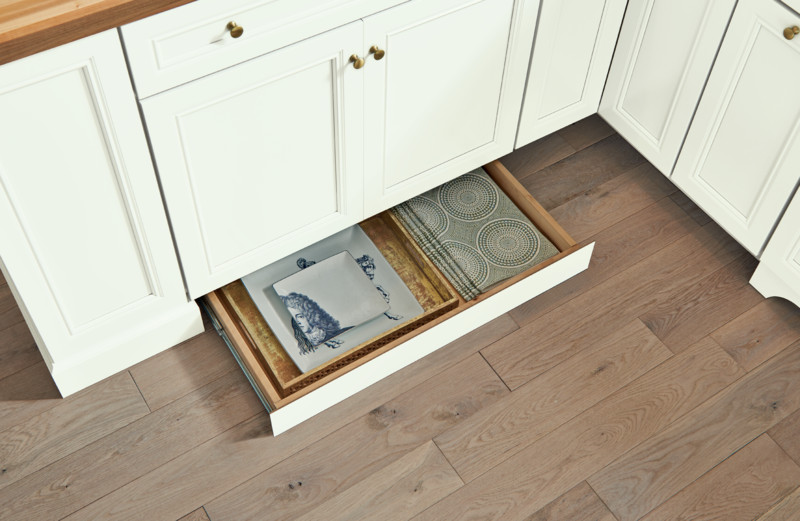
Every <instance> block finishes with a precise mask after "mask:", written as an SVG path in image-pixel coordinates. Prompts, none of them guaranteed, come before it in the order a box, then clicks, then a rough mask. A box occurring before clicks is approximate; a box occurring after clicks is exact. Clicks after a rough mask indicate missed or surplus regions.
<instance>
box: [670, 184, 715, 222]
mask: <svg viewBox="0 0 800 521" xmlns="http://www.w3.org/2000/svg"><path fill="white" fill-rule="evenodd" d="M669 197H670V199H672V200H673V201H674V202H675V204H677V205H678V206H680V207H681V209H682V210H683V211H684V212H686V214H687V215H688V216H689V217H691V218H692V219H694V220H695V222H697V224H699V225H700V226H705V225H706V224H708V223H710V222H711V221H712V219H711V217H709V216H708V215H707V214H706V213H705V212H704V211H703V210H701V209H700V207H699V206H697V205H696V204H694V201H692V200H691V199H689V196H688V195H686V194H684V193H683V192H681V191H680V190H678V191H676V192H674V193H673V194H672V195H670V196H669Z"/></svg>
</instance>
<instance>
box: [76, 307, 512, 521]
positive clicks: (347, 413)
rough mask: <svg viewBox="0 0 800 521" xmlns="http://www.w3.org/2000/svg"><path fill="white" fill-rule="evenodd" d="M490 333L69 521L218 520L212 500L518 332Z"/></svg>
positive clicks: (245, 433)
mask: <svg viewBox="0 0 800 521" xmlns="http://www.w3.org/2000/svg"><path fill="white" fill-rule="evenodd" d="M487 326H489V327H488V328H487V327H486V326H484V327H482V328H480V329H479V330H477V331H476V332H475V333H474V334H470V335H466V336H465V337H463V338H462V339H460V340H458V341H456V342H454V343H452V344H450V345H449V346H446V347H444V348H442V349H440V350H438V351H436V352H435V353H433V354H431V355H430V356H428V357H426V358H424V359H423V360H420V361H418V362H415V363H414V364H411V365H410V366H408V367H406V368H404V369H402V370H400V371H398V372H396V373H394V374H392V375H391V376H389V377H387V378H385V379H383V380H381V381H380V382H378V383H376V384H374V385H373V386H371V387H370V388H368V389H366V390H364V391H362V392H360V393H357V394H356V395H354V396H352V397H350V398H348V399H347V400H346V401H344V402H340V403H339V404H337V405H335V406H333V407H331V408H330V409H327V410H325V411H324V412H322V413H320V414H318V415H317V416H315V417H314V418H312V419H310V420H308V421H306V422H304V423H302V424H301V425H299V426H297V427H295V428H293V429H291V430H290V431H289V432H287V433H285V434H284V435H281V436H278V437H273V436H272V434H271V433H270V428H269V417H268V416H267V414H266V413H262V414H258V415H256V416H254V417H253V418H251V419H250V420H248V421H245V422H242V423H240V424H238V425H236V426H235V427H233V428H231V429H229V430H227V431H225V432H224V433H222V434H220V435H219V436H217V437H215V438H213V439H212V440H209V441H208V442H206V443H204V444H202V445H199V446H198V447H195V448H193V449H192V450H190V451H188V452H187V453H185V454H182V455H181V456H178V457H176V458H174V459H173V460H171V461H169V462H167V463H166V464H164V465H163V466H161V467H159V468H157V469H156V470H154V471H152V472H150V473H149V474H146V475H145V476H143V477H141V478H139V479H137V480H135V481H133V482H131V483H128V484H127V485H125V486H123V487H121V488H119V489H117V490H116V491H114V492H113V493H111V494H109V495H107V496H105V497H103V498H101V499H99V500H98V501H96V502H94V503H92V504H91V505H88V506H87V507H86V508H84V509H83V510H80V511H78V512H75V513H74V514H73V515H72V516H70V517H68V518H67V519H72V520H74V519H103V518H114V519H133V520H139V519H142V517H143V516H144V517H147V516H148V515H151V514H152V515H159V516H166V517H171V518H177V517H179V516H180V515H183V514H184V513H186V512H187V511H190V510H192V509H194V508H197V506H198V505H200V504H202V505H205V506H206V508H207V509H208V511H209V513H210V515H211V518H212V519H214V517H215V516H214V513H213V512H212V511H211V505H210V504H209V503H208V501H209V500H211V499H213V498H216V497H218V496H220V495H221V494H223V493H224V492H226V491H228V490H231V489H234V488H236V487H237V486H238V485H240V484H242V483H244V482H245V481H247V480H249V479H251V478H253V477H255V476H256V475H258V474H259V473H261V472H263V471H264V470H266V469H269V468H270V467H272V466H274V465H276V464H277V463H279V462H280V461H282V460H284V459H286V458H288V457H289V456H291V455H292V454H294V453H296V452H298V451H300V450H301V449H302V448H304V447H307V446H309V445H312V444H313V443H314V442H316V441H318V440H322V439H324V438H325V437H326V436H327V435H328V434H330V433H332V432H335V431H337V430H338V429H340V428H341V427H343V426H345V425H347V424H349V423H351V422H352V421H354V420H358V419H361V421H373V420H370V419H369V418H374V417H375V416H376V415H375V414H373V413H371V411H374V410H375V408H376V407H377V406H379V405H380V404H381V403H386V402H387V401H389V400H390V399H391V398H392V397H395V396H397V395H398V394H399V393H401V392H402V391H404V390H408V389H411V388H413V387H414V386H416V385H418V384H420V383H422V382H425V381H426V380H428V379H430V378H431V377H433V376H434V375H438V374H439V373H441V372H442V371H443V370H445V369H447V368H450V367H452V366H453V365H455V364H456V363H458V362H459V360H463V359H464V358H465V357H469V356H470V355H471V354H473V353H475V352H476V351H477V350H478V349H480V348H481V347H483V346H484V345H486V342H489V341H492V340H494V339H497V338H498V336H502V335H505V334H507V332H508V331H509V330H513V329H515V328H516V324H514V322H513V320H511V318H510V317H508V316H505V315H503V316H501V317H499V318H498V319H495V320H494V321H492V322H490V323H489V324H487ZM455 412H458V411H454V412H449V413H445V415H444V417H443V418H444V419H445V420H449V421H455V420H454V416H456V415H455ZM378 416H380V415H379V414H378ZM282 486H283V487H285V486H286V483H282ZM142 497H147V498H148V500H147V503H146V504H142V503H141V502H140V499H141V498H142ZM259 512H261V511H260V510H259Z"/></svg>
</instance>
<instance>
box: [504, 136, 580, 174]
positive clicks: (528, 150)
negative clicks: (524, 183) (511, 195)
mask: <svg viewBox="0 0 800 521" xmlns="http://www.w3.org/2000/svg"><path fill="white" fill-rule="evenodd" d="M574 153H575V149H574V148H572V146H570V144H569V143H567V141H566V140H565V139H564V138H563V137H561V136H560V135H558V134H550V135H549V136H545V137H543V138H541V139H539V140H537V141H534V142H533V143H530V144H528V145H526V146H524V147H522V148H519V149H517V150H515V151H514V152H512V153H510V154H508V155H507V156H504V157H501V158H500V161H501V162H502V163H503V165H505V167H506V168H508V170H509V171H510V172H512V173H513V174H514V176H516V177H517V179H522V178H525V177H527V176H529V175H532V174H535V173H536V172H538V171H540V170H542V169H543V168H547V167H548V166H550V165H552V164H555V163H558V162H559V161H561V160H562V159H564V158H565V157H569V156H571V155H572V154H574Z"/></svg>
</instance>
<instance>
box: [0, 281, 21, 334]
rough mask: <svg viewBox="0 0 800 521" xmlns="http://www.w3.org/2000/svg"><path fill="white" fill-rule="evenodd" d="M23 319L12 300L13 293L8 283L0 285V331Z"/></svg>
mask: <svg viewBox="0 0 800 521" xmlns="http://www.w3.org/2000/svg"><path fill="white" fill-rule="evenodd" d="M23 320H24V319H23V318H22V312H21V311H20V310H19V307H18V306H17V302H16V301H15V300H14V295H12V294H11V288H10V287H9V286H8V284H6V285H3V286H0V331H2V330H3V329H6V328H8V327H11V326H13V325H15V324H19V323H20V322H22V321H23Z"/></svg>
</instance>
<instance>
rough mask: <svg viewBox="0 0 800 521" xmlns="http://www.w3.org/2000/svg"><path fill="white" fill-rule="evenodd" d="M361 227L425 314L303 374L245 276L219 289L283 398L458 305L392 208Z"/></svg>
mask: <svg viewBox="0 0 800 521" xmlns="http://www.w3.org/2000/svg"><path fill="white" fill-rule="evenodd" d="M360 226H361V228H362V229H363V230H364V232H365V233H366V234H367V236H368V237H369V238H370V240H372V242H373V243H374V244H375V246H376V247H377V248H378V250H380V252H381V254H383V256H384V258H385V259H386V260H387V262H389V264H390V265H391V266H392V268H393V269H394V270H395V271H396V272H397V274H398V275H399V276H400V278H401V279H402V280H403V282H404V283H405V284H406V286H408V288H409V290H411V293H412V294H413V295H414V297H415V298H416V299H417V302H419V304H420V306H422V309H423V313H422V314H421V315H419V316H418V317H416V318H413V319H411V320H409V321H407V322H405V323H403V324H400V325H398V326H397V327H394V328H392V329H390V330H388V331H386V332H385V333H383V334H381V335H380V336H378V337H375V338H373V339H371V340H369V341H367V342H364V343H362V344H361V345H359V346H356V347H354V348H353V349H351V350H349V351H347V352H345V353H342V354H341V355H339V356H337V357H336V358H333V359H331V360H329V361H328V362H326V363H324V364H322V365H320V366H319V367H316V368H314V369H312V370H311V371H308V372H305V373H301V372H300V370H299V369H298V368H297V366H296V365H295V364H294V362H292V360H291V358H290V357H289V355H288V354H287V353H286V351H285V349H284V348H283V346H282V345H281V343H280V342H279V341H278V339H277V338H276V336H275V334H274V333H273V332H272V330H271V329H270V328H269V325H268V324H267V322H266V321H265V320H264V317H263V316H262V315H261V313H260V312H259V310H258V308H257V307H256V305H255V303H254V302H253V301H252V299H251V298H250V295H249V293H248V292H247V289H246V288H245V287H244V284H242V282H241V281H238V280H237V281H235V282H233V283H231V284H228V285H227V286H224V287H223V288H221V289H219V290H217V291H216V292H215V293H216V294H217V296H218V297H219V299H220V301H221V302H222V303H223V305H225V306H226V308H227V309H229V310H230V311H231V312H232V313H233V314H234V315H235V316H236V318H238V320H239V322H240V323H241V328H240V330H241V334H242V336H243V337H244V338H245V339H246V340H247V342H248V343H249V344H250V347H251V349H252V350H253V352H254V353H255V354H256V355H257V358H258V361H259V363H260V365H261V366H262V368H263V369H264V371H265V372H266V373H267V374H268V375H269V377H270V380H271V381H272V383H273V384H274V385H275V388H276V391H278V394H279V395H280V396H281V397H286V396H288V395H290V394H292V393H295V392H297V391H299V390H300V389H303V388H305V387H307V386H308V385H310V384H312V383H314V382H316V381H318V380H320V379H322V378H324V377H326V376H328V375H330V374H333V373H338V374H341V373H342V372H345V371H347V370H350V369H352V368H353V367H357V365H353V364H354V362H356V361H357V360H359V359H361V358H363V357H364V356H365V355H368V354H370V353H372V352H374V351H376V350H378V349H380V348H382V347H384V346H386V345H387V344H389V343H391V342H392V341H393V340H395V339H397V338H400V337H402V336H404V335H406V334H407V333H409V332H410V331H413V330H415V329H417V328H418V327H419V326H421V325H423V324H425V323H427V322H430V321H431V320H434V319H435V318H437V317H439V316H441V315H442V314H444V313H445V312H447V311H449V310H450V309H452V308H454V307H455V306H456V305H457V304H458V297H457V296H456V292H455V290H454V289H453V288H452V286H450V284H449V283H448V282H447V281H446V279H445V278H444V277H443V276H442V275H441V274H440V273H439V271H438V270H437V269H436V268H435V267H434V266H433V264H432V263H431V262H430V260H428V258H427V257H425V256H424V255H420V252H418V251H416V250H415V249H414V248H412V247H411V245H412V244H413V241H410V237H409V236H408V235H407V232H406V230H405V228H403V226H402V225H401V224H400V223H399V222H398V221H397V220H396V218H395V217H394V215H393V214H392V213H391V212H384V213H382V214H380V215H378V216H375V217H372V218H370V219H367V220H366V221H364V222H362V223H361V224H360Z"/></svg>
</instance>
